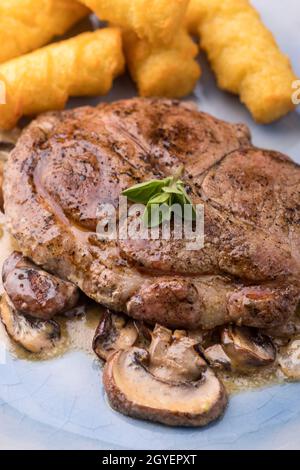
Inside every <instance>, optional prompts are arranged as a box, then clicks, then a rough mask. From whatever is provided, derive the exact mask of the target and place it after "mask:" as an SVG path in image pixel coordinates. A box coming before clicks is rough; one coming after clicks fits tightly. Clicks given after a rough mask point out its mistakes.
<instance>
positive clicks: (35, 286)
mask: <svg viewBox="0 0 300 470" xmlns="http://www.w3.org/2000/svg"><path fill="white" fill-rule="evenodd" d="M2 279H3V286H4V289H5V291H6V292H7V294H8V295H9V297H10V299H11V301H12V302H13V304H14V306H15V308H16V309H17V310H18V312H21V313H23V314H24V315H29V316H32V317H35V318H40V319H42V320H49V319H50V318H52V317H53V316H54V315H57V314H59V313H62V312H65V311H67V310H69V309H71V308H73V307H74V306H75V305H76V304H77V302H78V298H79V289H78V288H77V287H76V286H75V285H74V284H72V283H71V282H68V281H64V280H62V279H60V278H58V277H56V276H54V275H52V274H50V273H48V272H46V271H44V270H43V269H41V268H40V267H38V266H36V265H35V264H34V263H32V262H31V261H30V260H29V259H28V258H25V257H24V256H23V255H22V254H21V253H18V252H16V251H15V252H13V253H12V254H11V255H10V256H9V257H8V258H7V260H6V261H5V263H4V265H3V269H2Z"/></svg>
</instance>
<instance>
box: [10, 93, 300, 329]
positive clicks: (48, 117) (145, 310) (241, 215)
mask: <svg viewBox="0 0 300 470" xmlns="http://www.w3.org/2000/svg"><path fill="white" fill-rule="evenodd" d="M182 164H183V165H184V176H183V180H184V182H185V184H186V189H187V191H188V193H189V195H190V197H191V198H192V200H193V202H194V203H195V204H198V203H203V204H204V210H205V244H204V248H202V249H199V250H195V251H187V250H186V248H185V240H171V241H165V240H133V239H131V240H112V241H110V242H108V241H101V240H99V239H98V237H97V236H96V234H95V229H96V225H97V206H98V204H99V203H112V204H114V205H115V206H117V205H118V198H119V195H120V193H121V192H122V190H124V189H126V188H128V187H130V186H132V185H133V184H136V183H139V182H143V181H147V180H150V179H152V178H164V177H165V176H168V175H170V174H172V173H173V172H174V169H176V168H178V167H180V165H182ZM4 201H5V212H6V215H7V217H8V220H9V224H10V228H11V231H12V233H13V235H14V236H15V237H16V238H17V240H18V243H19V246H20V248H21V250H22V252H23V254H24V255H25V256H28V257H29V258H31V259H32V260H33V261H34V262H35V263H37V264H38V265H41V266H42V267H43V268H44V269H46V270H48V271H50V272H53V273H55V274H57V275H59V276H60V277H62V278H63V279H68V280H69V281H72V282H74V283H75V284H76V285H77V286H79V287H80V288H81V289H82V290H83V291H84V292H85V293H86V294H87V295H88V296H90V297H91V298H93V299H95V300H96V301H97V302H100V303H102V304H104V305H106V306H107V307H109V308H111V309H114V310H116V311H121V312H125V313H127V314H129V315H130V316H132V317H134V318H136V319H142V320H146V321H148V322H150V323H153V324H154V323H155V322H157V323H160V324H163V325H165V326H168V327H170V328H189V329H193V328H197V327H204V328H213V327H215V326H217V325H221V324H223V323H226V322H230V321H232V322H235V323H237V324H244V325H247V326H255V327H265V328H269V327H276V326H278V325H282V324H284V323H285V322H286V321H287V320H288V319H289V318H290V317H291V316H292V315H293V313H294V312H295V309H296V306H297V303H298V301H299V292H300V288H299V281H300V254H299V253H300V250H299V248H300V236H299V235H300V225H299V221H300V171H299V166H298V165H296V164H295V163H294V162H292V161H291V160H290V159H289V158H288V157H286V156H284V155H282V154H280V153H278V152H273V151H267V150H260V149H258V148H255V147H253V145H252V144H251V140H250V135H249V131H248V129H247V128H246V127H245V126H243V125H233V124H228V123H225V122H223V121H220V120H217V119H215V118H213V117H211V116H209V115H207V114H204V113H200V112H198V111H196V110H195V109H192V108H191V107H189V106H188V105H186V104H180V103H178V102H174V101H169V100H162V99H157V100H155V99H151V100H147V99H134V100H128V101H121V102H116V103H113V104H102V105H100V106H98V107H96V108H89V107H84V108H79V109H75V110H70V111H64V112H55V113H49V114H45V115H42V116H40V117H39V118H38V119H37V120H35V121H33V122H32V124H31V125H30V126H29V127H28V128H27V129H26V130H25V131H24V132H23V134H22V136H21V138H20V139H19V142H18V144H17V146H16V148H15V149H14V151H13V152H12V154H11V156H10V159H9V162H8V165H7V168H6V173H5V181H4Z"/></svg>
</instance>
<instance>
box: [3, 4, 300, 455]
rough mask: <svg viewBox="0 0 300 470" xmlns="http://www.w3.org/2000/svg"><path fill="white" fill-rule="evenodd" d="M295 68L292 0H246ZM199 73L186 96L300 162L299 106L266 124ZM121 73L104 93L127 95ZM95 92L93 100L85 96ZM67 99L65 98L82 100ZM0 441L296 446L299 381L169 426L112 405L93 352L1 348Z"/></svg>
mask: <svg viewBox="0 0 300 470" xmlns="http://www.w3.org/2000/svg"><path fill="white" fill-rule="evenodd" d="M253 4H255V6H256V7H257V8H258V10H259V11H260V12H261V13H262V16H263V18H264V21H265V23H266V24H267V25H268V26H269V27H270V28H271V29H272V31H273V32H274V33H275V35H276V38H277V40H278V42H279V44H280V46H281V47H282V49H283V50H284V51H285V52H286V53H287V54H289V56H290V57H291V58H292V60H293V65H294V67H295V69H296V72H297V73H298V76H300V60H299V59H300V55H299V48H300V5H299V0H285V1H284V2H282V0H264V1H261V0H253ZM201 62H203V67H204V76H203V78H202V80H201V82H200V83H199V84H198V86H197V88H196V90H195V95H194V96H192V97H190V98H189V99H193V100H194V101H195V102H196V103H197V104H198V105H199V108H200V109H202V110H204V111H208V112H210V113H212V114H214V115H215V116H217V117H219V118H223V119H225V120H228V121H232V122H237V121H240V122H244V123H246V124H248V125H249V127H250V128H251V131H252V135H253V141H254V143H255V144H256V145H258V146H261V147H266V148H272V149H276V150H280V151H283V152H285V153H287V154H288V155H290V156H291V157H293V158H294V159H295V160H296V161H298V162H299V163H300V138H299V135H300V113H299V111H298V112H295V113H293V114H290V115H289V116H288V117H286V118H285V119H283V120H281V121H280V122H278V123H276V124H274V125H271V126H258V125H256V124H254V122H253V121H252V119H251V118H250V116H249V114H248V112H247V111H246V109H245V108H244V107H243V106H242V105H240V104H239V102H238V100H237V99H236V98H234V97H232V96H230V95H227V94H225V93H223V92H221V91H219V90H218V89H217V87H216V85H215V80H214V78H213V76H212V74H211V72H210V71H209V69H208V68H207V66H206V64H205V61H204V60H202V59H201ZM134 95H135V90H134V87H133V85H132V83H131V82H130V80H129V79H128V78H124V77H123V78H121V79H119V80H118V81H117V83H116V84H115V86H114V89H113V91H112V92H111V93H110V95H109V96H107V97H105V98H104V99H105V101H111V100H115V99H120V98H127V97H132V96H134ZM98 101H99V100H92V104H94V103H97V102H98ZM86 103H87V101H85V100H79V99H78V100H73V101H72V102H71V103H70V106H77V105H82V104H86ZM0 362H3V363H2V364H0V449H16V448H18V449H19V448H22V449H53V448H54V449H120V448H122V449H248V448H249V449H266V448H267V449H300V383H299V384H286V385H282V386H274V387H269V388H266V389H263V390H256V391H252V392H247V393H242V394H240V395H237V396H235V397H233V398H232V399H231V400H230V405H229V409H228V411H227V413H226V415H225V417H224V419H223V420H221V421H219V422H217V423H215V424H213V425H211V426H209V427H207V428H206V429H171V428H167V427H163V426H159V425H156V424H150V423H147V422H141V421H136V420H133V419H130V418H126V417H124V416H122V415H120V414H117V413H115V412H114V411H112V410H111V409H110V408H109V406H108V404H107V403H106V399H105V397H104V393H103V388H102V385H101V378H100V370H99V365H98V362H97V360H96V359H94V358H93V356H90V355H86V354H84V353H83V352H80V351H77V352H76V351H73V352H69V353H66V354H65V355H64V356H62V357H60V358H59V359H53V360H50V361H47V362H29V361H26V360H21V359H15V358H14V357H13V356H11V355H10V354H9V353H7V354H6V357H3V354H2V357H1V351H0Z"/></svg>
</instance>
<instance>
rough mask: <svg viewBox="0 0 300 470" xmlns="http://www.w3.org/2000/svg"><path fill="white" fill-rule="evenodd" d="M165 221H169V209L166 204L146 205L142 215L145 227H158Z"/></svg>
mask: <svg viewBox="0 0 300 470" xmlns="http://www.w3.org/2000/svg"><path fill="white" fill-rule="evenodd" d="M165 220H170V209H169V206H168V205H167V204H160V205H159V204H153V205H152V204H150V205H147V207H146V209H145V212H144V215H143V223H144V225H145V226H146V227H149V228H151V227H153V228H154V227H158V226H159V225H161V224H162V223H163V222H164V221H165Z"/></svg>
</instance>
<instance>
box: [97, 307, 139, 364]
mask: <svg viewBox="0 0 300 470" xmlns="http://www.w3.org/2000/svg"><path fill="white" fill-rule="evenodd" d="M138 337H139V332H138V329H137V327H136V325H135V323H134V322H133V321H132V320H131V319H129V318H128V317H125V315H121V314H116V313H112V312H111V311H110V310H107V311H106V312H105V314H104V317H103V318H102V320H101V321H100V323H99V325H98V328H97V330H96V333H95V336H94V340H93V350H94V351H95V353H96V354H97V356H98V357H100V359H103V360H104V361H106V360H107V359H108V357H109V356H110V355H111V354H112V353H114V352H116V351H119V350H120V349H128V348H130V347H131V346H133V345H134V344H135V343H136V341H137V339H138Z"/></svg>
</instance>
